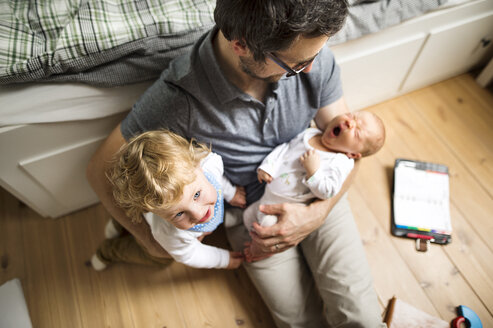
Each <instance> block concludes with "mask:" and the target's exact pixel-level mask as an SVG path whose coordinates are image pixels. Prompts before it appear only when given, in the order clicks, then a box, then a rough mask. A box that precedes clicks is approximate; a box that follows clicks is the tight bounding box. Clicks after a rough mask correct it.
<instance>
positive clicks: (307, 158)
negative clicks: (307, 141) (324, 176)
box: [300, 149, 320, 179]
mask: <svg viewBox="0 0 493 328" xmlns="http://www.w3.org/2000/svg"><path fill="white" fill-rule="evenodd" d="M300 162H301V165H303V167H304V168H305V170H306V178H307V179H309V178H310V177H311V176H312V175H314V174H315V172H317V170H318V168H319V167H320V156H318V154H317V152H316V151H315V149H310V150H307V151H306V152H305V153H304V154H303V155H301V156H300Z"/></svg>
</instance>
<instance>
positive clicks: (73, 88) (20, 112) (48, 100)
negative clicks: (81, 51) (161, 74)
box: [0, 82, 152, 126]
mask: <svg viewBox="0 0 493 328" xmlns="http://www.w3.org/2000/svg"><path fill="white" fill-rule="evenodd" d="M151 83H152V82H143V83H138V84H131V85H126V86H121V87H114V88H98V87H94V86H89V85H85V84H82V83H63V84H61V83H32V84H21V85H19V84H18V85H12V86H3V87H1V88H0V126H6V125H17V124H28V123H48V122H61V121H77V120H90V119H97V118H101V117H106V116H110V115H113V114H116V113H120V112H124V111H128V110H129V109H130V108H131V107H132V105H133V104H134V103H135V102H136V101H137V99H138V98H139V97H140V95H141V94H142V93H144V91H145V90H146V89H147V88H148V87H149V86H150V85H151Z"/></svg>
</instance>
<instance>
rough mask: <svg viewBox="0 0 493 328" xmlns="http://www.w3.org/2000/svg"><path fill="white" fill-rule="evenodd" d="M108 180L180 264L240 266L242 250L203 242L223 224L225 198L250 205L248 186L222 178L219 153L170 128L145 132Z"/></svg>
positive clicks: (122, 203) (123, 203)
mask: <svg viewBox="0 0 493 328" xmlns="http://www.w3.org/2000/svg"><path fill="white" fill-rule="evenodd" d="M108 178H109V179H110V181H111V183H112V184H113V194H114V196H115V200H116V202H117V203H118V205H119V206H120V207H121V208H123V209H124V210H125V212H126V214H127V215H128V216H129V217H130V218H132V220H133V221H134V222H140V221H141V220H142V218H144V219H145V220H146V221H147V222H148V223H149V226H150V228H151V232H152V235H153V236H154V238H155V239H156V241H157V242H158V243H159V244H160V245H161V246H162V247H163V248H164V249H165V250H166V251H167V252H168V253H169V254H170V255H171V257H173V258H174V259H175V260H176V261H177V262H181V263H184V264H186V265H188V266H192V267H196V268H227V269H234V268H238V267H239V266H240V265H241V263H242V261H243V255H242V254H241V253H240V252H231V251H228V250H225V249H220V248H217V247H213V246H209V245H205V244H202V243H201V242H200V238H201V237H202V236H204V235H205V234H209V233H211V232H212V231H214V230H215V229H216V228H217V226H218V225H219V224H221V223H222V222H223V215H224V204H223V198H224V199H225V200H226V201H228V202H229V203H230V204H231V205H234V206H239V207H244V206H245V204H246V200H245V191H244V188H243V187H235V186H233V185H232V184H231V183H230V182H229V180H227V179H226V178H225V177H224V176H223V163H222V159H221V157H220V156H219V155H217V154H215V153H212V152H211V151H210V149H209V148H208V147H206V146H205V145H203V144H200V143H197V142H195V141H193V140H192V141H188V140H186V139H185V138H183V137H181V136H179V135H177V134H175V133H172V132H170V131H164V130H161V131H149V132H145V133H143V134H141V135H139V136H137V137H135V138H133V139H131V140H130V141H129V143H128V144H126V145H124V146H123V147H122V148H121V149H120V151H119V153H118V154H117V161H115V163H114V165H113V166H112V168H111V170H110V171H109V172H108ZM108 253H109V252H108ZM98 254H101V252H98V253H97V254H96V255H98ZM113 255H114V254H112V256H113ZM100 257H104V256H100ZM116 258H118V259H122V258H124V257H123V256H116ZM95 260H96V262H97V261H98V260H100V261H102V262H104V259H103V258H99V259H98V258H96V259H95ZM106 260H107V259H106ZM134 262H137V261H134ZM93 266H94V267H95V268H96V266H95V265H94V257H93Z"/></svg>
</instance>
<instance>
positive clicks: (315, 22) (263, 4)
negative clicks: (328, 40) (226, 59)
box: [214, 0, 348, 61]
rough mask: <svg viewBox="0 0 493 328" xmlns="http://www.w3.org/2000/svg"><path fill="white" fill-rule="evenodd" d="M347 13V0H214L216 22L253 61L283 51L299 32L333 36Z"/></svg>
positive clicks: (308, 34)
mask: <svg viewBox="0 0 493 328" xmlns="http://www.w3.org/2000/svg"><path fill="white" fill-rule="evenodd" d="M347 14H348V3H347V1H346V0H217V3H216V9H215V10H214V20H215V21H216V25H217V26H218V27H219V29H220V30H221V31H222V32H223V34H224V36H225V37H226V39H227V40H229V41H231V40H238V41H240V42H242V43H243V45H246V46H247V47H248V48H249V49H250V51H252V53H253V57H254V59H255V60H256V61H263V60H265V54H266V53H268V52H275V51H282V50H285V49H287V48H289V46H290V45H291V44H292V43H293V41H294V40H295V39H296V37H297V36H299V35H300V34H301V35H303V36H305V37H318V36H321V35H326V36H329V37H330V36H332V35H334V34H335V33H336V32H337V31H339V30H340V29H341V28H342V26H343V24H344V20H345V19H346V16H347Z"/></svg>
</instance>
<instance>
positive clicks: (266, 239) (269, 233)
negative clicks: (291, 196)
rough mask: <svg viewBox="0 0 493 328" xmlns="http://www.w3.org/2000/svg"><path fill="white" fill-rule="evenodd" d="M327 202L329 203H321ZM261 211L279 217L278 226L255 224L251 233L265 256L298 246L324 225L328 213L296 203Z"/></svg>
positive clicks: (261, 206)
mask: <svg viewBox="0 0 493 328" xmlns="http://www.w3.org/2000/svg"><path fill="white" fill-rule="evenodd" d="M326 202H328V201H323V202H321V203H323V204H324V203H326ZM312 204H313V203H312ZM324 206H327V204H324ZM259 209H260V211H262V212H263V213H265V214H272V215H277V217H278V219H279V221H278V223H277V224H275V225H273V226H270V227H262V226H261V225H260V224H258V223H257V222H254V223H253V230H252V232H250V236H251V237H252V243H255V244H256V246H255V247H256V248H258V249H260V250H261V251H262V252H263V253H265V254H269V253H279V252H282V251H285V250H286V249H288V248H291V247H293V246H296V245H298V244H299V243H300V242H301V241H302V240H303V239H305V238H306V236H308V235H309V234H310V233H311V232H312V231H314V230H316V229H317V228H318V227H320V226H321V225H322V223H323V222H324V219H325V217H326V214H327V212H328V211H327V210H325V211H324V210H323V209H321V208H320V207H319V206H315V207H312V206H311V205H310V206H306V205H304V204H295V203H282V204H273V205H260V207H259Z"/></svg>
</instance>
